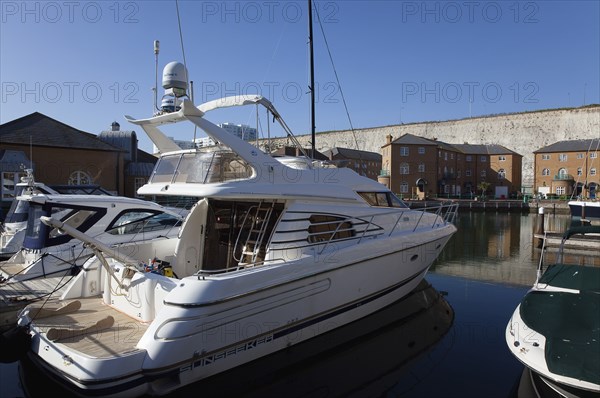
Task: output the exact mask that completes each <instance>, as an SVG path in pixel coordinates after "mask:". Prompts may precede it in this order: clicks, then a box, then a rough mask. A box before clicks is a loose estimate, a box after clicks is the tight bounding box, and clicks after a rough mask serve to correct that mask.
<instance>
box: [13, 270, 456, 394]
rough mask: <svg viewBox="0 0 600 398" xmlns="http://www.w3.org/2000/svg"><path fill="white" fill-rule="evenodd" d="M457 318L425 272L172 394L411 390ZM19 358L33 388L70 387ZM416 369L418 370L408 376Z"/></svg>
mask: <svg viewBox="0 0 600 398" xmlns="http://www.w3.org/2000/svg"><path fill="white" fill-rule="evenodd" d="M453 322H454V311H453V309H452V307H451V306H450V305H449V304H448V303H447V302H446V300H445V299H444V297H443V296H442V294H441V293H440V292H438V291H437V290H435V289H434V288H433V287H432V286H431V285H430V284H429V282H427V280H423V281H422V282H421V283H420V284H419V285H418V286H417V287H416V288H415V289H414V290H413V291H412V292H411V293H409V294H408V295H407V296H405V297H404V298H403V299H402V300H399V301H397V302H395V303H394V304H392V305H390V306H388V307H385V308H384V309H382V310H380V311H378V312H376V313H374V314H372V315H370V316H368V317H365V318H363V319H361V320H358V321H356V322H353V323H351V324H349V325H347V326H344V327H341V328H338V329H335V330H333V331H331V332H329V333H326V334H324V335H321V336H319V337H316V338H314V339H311V340H308V341H307V342H304V343H301V344H298V345H294V346H291V347H290V348H288V349H286V350H282V351H280V352H278V353H275V354H272V355H270V356H268V357H265V358H262V359H258V360H256V361H253V362H251V363H249V364H247V365H243V366H241V367H238V368H234V369H233V370H231V371H228V372H225V373H222V374H219V375H216V376H214V377H212V378H209V379H205V380H203V381H200V382H197V383H194V384H191V385H189V386H187V387H184V388H182V389H181V390H179V391H176V392H175V393H173V394H172V395H170V396H171V397H184V396H192V395H190V394H194V395H197V394H198V393H199V392H201V393H202V396H203V397H211V396H221V397H222V396H238V397H240V396H244V397H253V396H254V397H267V396H270V397H274V396H290V394H291V395H293V396H295V397H299V396H328V397H339V396H344V397H348V396H379V395H380V394H383V393H385V392H387V391H390V390H392V389H394V390H403V391H407V390H410V389H411V388H412V387H414V384H416V383H418V382H420V381H422V380H423V379H424V378H423V377H418V375H417V376H415V374H414V373H415V370H414V369H410V365H411V364H413V363H414V362H415V361H416V360H417V359H419V358H422V357H423V355H424V354H425V353H427V352H429V351H430V350H431V349H433V347H435V346H436V344H437V343H438V342H440V340H441V339H442V337H443V336H444V335H446V333H447V332H448V331H449V330H450V327H451V326H452V324H453ZM19 365H20V366H19V374H20V378H21V385H22V386H23V388H24V390H25V392H26V394H27V396H29V397H38V396H39V397H42V396H43V397H47V396H48V393H49V390H50V388H56V391H55V392H56V393H57V394H61V393H63V391H61V390H60V387H59V386H58V385H56V384H54V383H52V382H51V381H50V380H47V379H46V378H47V376H44V375H42V374H40V373H39V371H38V370H37V368H36V367H35V365H32V364H31V363H29V362H27V361H22V362H20V364H19ZM434 366H435V361H431V363H429V364H428V365H425V366H420V367H419V369H420V370H422V371H423V372H424V373H429V372H430V371H431V368H433V367H434ZM408 370H410V373H411V374H410V375H409V376H408V377H403V372H404V371H408ZM42 379H43V380H42ZM399 380H400V382H399ZM403 380H405V381H406V385H404V384H403V383H404V381H403ZM399 383H400V384H402V385H399Z"/></svg>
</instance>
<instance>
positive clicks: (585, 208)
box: [569, 201, 600, 220]
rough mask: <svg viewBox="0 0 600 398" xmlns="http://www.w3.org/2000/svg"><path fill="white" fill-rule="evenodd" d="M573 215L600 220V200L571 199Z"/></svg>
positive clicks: (570, 204) (570, 205)
mask: <svg viewBox="0 0 600 398" xmlns="http://www.w3.org/2000/svg"><path fill="white" fill-rule="evenodd" d="M569 209H570V210H571V216H572V217H579V218H585V219H592V220H600V202H598V201H596V202H584V201H570V202H569Z"/></svg>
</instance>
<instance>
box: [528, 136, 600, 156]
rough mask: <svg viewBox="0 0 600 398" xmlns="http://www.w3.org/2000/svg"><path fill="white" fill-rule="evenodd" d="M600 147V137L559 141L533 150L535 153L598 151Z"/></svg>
mask: <svg viewBox="0 0 600 398" xmlns="http://www.w3.org/2000/svg"><path fill="white" fill-rule="evenodd" d="M599 149H600V138H594V139H587V140H569V141H558V142H555V143H554V144H550V145H547V146H545V147H542V148H540V149H538V150H537V151H533V153H542V152H587V151H590V152H597V151H598V150H599Z"/></svg>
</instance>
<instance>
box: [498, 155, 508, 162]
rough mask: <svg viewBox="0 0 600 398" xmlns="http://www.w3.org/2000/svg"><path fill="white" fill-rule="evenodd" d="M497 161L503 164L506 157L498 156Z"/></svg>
mask: <svg viewBox="0 0 600 398" xmlns="http://www.w3.org/2000/svg"><path fill="white" fill-rule="evenodd" d="M498 160H499V161H501V162H504V161H505V160H506V156H504V155H500V156H498Z"/></svg>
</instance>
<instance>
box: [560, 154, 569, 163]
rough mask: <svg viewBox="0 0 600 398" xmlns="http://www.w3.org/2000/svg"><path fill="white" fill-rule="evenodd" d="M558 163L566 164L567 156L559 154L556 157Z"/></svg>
mask: <svg viewBox="0 0 600 398" xmlns="http://www.w3.org/2000/svg"><path fill="white" fill-rule="evenodd" d="M558 161H559V162H566V161H567V154H566V153H561V154H560V155H558Z"/></svg>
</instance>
